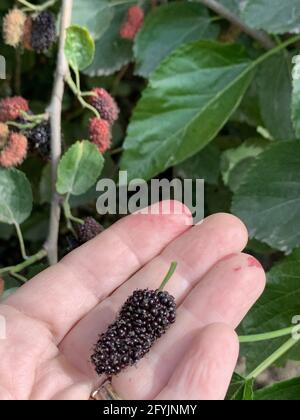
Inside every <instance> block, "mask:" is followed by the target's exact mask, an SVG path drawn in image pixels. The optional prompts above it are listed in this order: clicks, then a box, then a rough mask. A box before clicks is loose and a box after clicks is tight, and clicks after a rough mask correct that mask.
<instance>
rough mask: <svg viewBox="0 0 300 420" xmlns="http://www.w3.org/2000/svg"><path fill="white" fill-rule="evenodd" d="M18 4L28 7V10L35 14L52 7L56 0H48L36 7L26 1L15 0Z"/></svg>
mask: <svg viewBox="0 0 300 420" xmlns="http://www.w3.org/2000/svg"><path fill="white" fill-rule="evenodd" d="M17 1H18V2H19V3H21V4H23V6H26V7H28V9H29V10H32V11H35V12H42V11H43V10H45V9H48V8H49V7H51V6H53V5H54V4H55V3H56V1H57V0H48V1H46V2H45V3H44V4H40V5H36V4H32V3H30V2H29V1H27V0H17Z"/></svg>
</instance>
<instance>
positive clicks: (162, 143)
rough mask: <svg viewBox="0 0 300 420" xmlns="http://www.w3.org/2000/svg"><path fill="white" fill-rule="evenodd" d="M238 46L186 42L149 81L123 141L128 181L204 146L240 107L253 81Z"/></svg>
mask: <svg viewBox="0 0 300 420" xmlns="http://www.w3.org/2000/svg"><path fill="white" fill-rule="evenodd" d="M253 75H254V71H253V65H252V62H251V61H249V60H248V58H247V56H246V55H245V52H244V49H243V48H242V47H240V46H236V45H235V46H233V45H223V44H219V43H217V42H213V41H196V42H192V43H189V44H186V45H184V46H182V47H180V48H178V49H177V50H176V51H174V52H173V53H172V54H171V55H170V56H169V57H167V58H166V59H165V60H164V61H163V62H162V63H161V64H160V65H159V66H158V68H157V69H156V70H155V71H154V73H153V74H152V76H151V77H150V81H149V86H148V87H147V88H146V90H145V91H144V93H143V96H142V98H141V100H140V101H139V103H138V105H137V107H136V109H135V111H134V114H133V117H132V120H131V123H130V125H129V127H128V133H127V137H126V140H125V143H124V154H123V159H122V162H121V167H122V169H124V170H127V171H128V177H129V179H133V178H141V177H143V178H145V179H150V178H151V177H153V176H155V175H157V174H159V173H161V172H163V171H164V170H165V169H167V168H169V167H170V166H173V165H176V164H177V163H180V162H182V161H184V160H186V159H187V158H189V157H191V156H193V155H194V154H195V153H197V152H199V151H200V150H201V149H203V148H204V146H206V145H207V144H208V143H209V142H210V141H211V140H213V138H214V137H215V136H216V134H217V133H218V132H219V131H220V129H221V128H222V127H223V126H224V124H225V123H226V122H227V121H228V119H229V118H230V116H231V114H232V113H233V112H234V111H235V110H236V108H237V107H238V105H239V104H240V102H241V100H242V98H243V95H244V93H245V91H246V89H247V88H248V86H249V84H250V83H251V80H252V78H253Z"/></svg>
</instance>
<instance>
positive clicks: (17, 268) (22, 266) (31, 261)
mask: <svg viewBox="0 0 300 420" xmlns="http://www.w3.org/2000/svg"><path fill="white" fill-rule="evenodd" d="M46 257H47V251H46V250H45V249H41V250H40V251H39V252H37V253H36V254H34V255H32V256H30V257H28V258H27V260H25V261H23V262H22V263H20V264H17V265H14V266H10V267H5V268H2V269H0V275H1V274H5V273H10V274H16V273H19V272H20V271H22V270H24V269H25V268H27V267H30V266H31V265H33V264H35V263H36V262H38V261H41V260H43V259H44V258H46Z"/></svg>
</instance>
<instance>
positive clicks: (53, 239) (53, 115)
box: [45, 0, 73, 265]
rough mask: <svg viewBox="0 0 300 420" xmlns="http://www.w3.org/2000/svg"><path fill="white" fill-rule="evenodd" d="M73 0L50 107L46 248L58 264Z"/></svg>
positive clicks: (65, 7) (65, 14)
mask: <svg viewBox="0 0 300 420" xmlns="http://www.w3.org/2000/svg"><path fill="white" fill-rule="evenodd" d="M72 4H73V0H63V2H62V11H61V24H60V37H59V49H58V59H57V67H56V74H55V81H54V87H53V92H52V98H51V103H50V107H49V115H50V123H51V174H52V175H51V187H52V200H51V214H50V226H49V234H48V239H47V241H46V244H45V249H46V250H47V253H48V259H49V263H50V264H51V265H53V264H56V263H57V260H58V252H57V248H58V235H59V221H60V213H61V208H60V201H61V200H60V196H59V195H58V194H57V192H56V188H55V184H56V177H57V167H58V163H59V160H60V157H61V111H62V100H63V94H64V78H65V75H66V74H67V71H68V64H67V60H66V57H65V52H64V47H65V34H66V28H67V27H68V26H70V23H71V17H72Z"/></svg>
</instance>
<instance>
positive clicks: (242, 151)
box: [221, 139, 268, 191]
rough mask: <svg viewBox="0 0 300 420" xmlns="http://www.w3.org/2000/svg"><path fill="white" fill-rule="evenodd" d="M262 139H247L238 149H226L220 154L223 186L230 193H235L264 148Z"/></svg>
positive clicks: (264, 144) (264, 143)
mask: <svg viewBox="0 0 300 420" xmlns="http://www.w3.org/2000/svg"><path fill="white" fill-rule="evenodd" d="M267 144H268V143H266V142H265V141H264V140H263V139H249V140H247V141H245V142H243V143H242V144H241V145H240V146H239V147H236V148H234V149H228V150H226V151H225V152H224V153H223V154H222V160H221V169H222V175H223V181H224V184H225V185H227V186H229V188H230V189H231V191H236V190H237V189H238V187H239V186H240V185H241V183H242V182H243V180H244V179H245V176H246V174H247V172H248V170H249V169H250V167H251V164H252V163H253V161H254V158H255V157H256V156H258V155H259V154H260V153H262V151H263V150H264V149H265V148H266V145H267Z"/></svg>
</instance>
